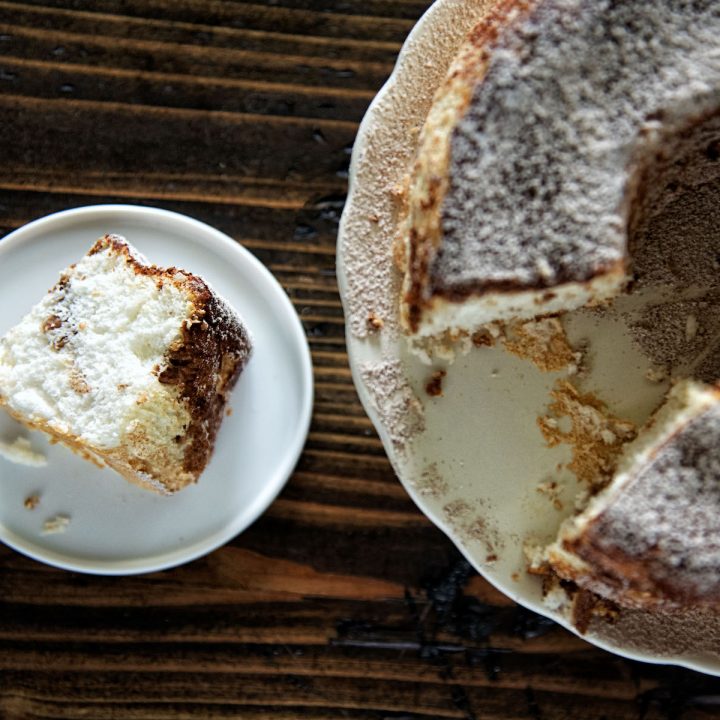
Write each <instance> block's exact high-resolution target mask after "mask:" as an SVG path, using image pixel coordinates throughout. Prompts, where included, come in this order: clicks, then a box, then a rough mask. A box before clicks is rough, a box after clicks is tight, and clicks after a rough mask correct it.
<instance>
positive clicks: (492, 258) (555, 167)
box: [433, 0, 720, 288]
mask: <svg viewBox="0 0 720 720" xmlns="http://www.w3.org/2000/svg"><path fill="white" fill-rule="evenodd" d="M628 28H633V30H632V31H630V30H629V29H628ZM718 28H720V11H719V10H718V6H717V5H716V4H713V3H710V2H706V3H700V4H697V3H696V4H693V5H692V6H690V5H688V6H687V7H685V6H682V7H681V6H680V5H678V4H677V3H675V2H671V1H670V0H664V1H663V2H654V3H612V2H608V0H597V1H596V2H592V3H590V2H581V1H580V0H575V1H573V2H553V1H546V2H542V3H537V4H536V8H535V9H534V10H532V11H531V12H530V14H529V15H528V17H527V18H526V19H524V20H523V21H521V22H518V23H516V24H515V25H513V26H511V27H509V28H508V29H507V30H506V31H505V32H504V33H503V35H502V36H501V38H500V40H499V41H498V44H497V46H496V47H495V48H494V49H493V51H492V52H491V53H490V61H489V65H488V68H487V71H486V74H485V78H484V80H483V82H482V83H479V84H478V85H477V86H476V89H475V93H474V95H473V98H472V102H471V104H470V107H469V109H468V111H467V113H466V114H465V116H464V117H463V118H462V119H461V120H460V122H459V123H458V125H457V128H456V130H455V132H454V134H453V138H452V143H451V162H450V170H449V187H448V191H447V195H446V197H445V201H444V203H443V214H442V224H443V233H444V235H443V245H442V249H441V251H440V252H439V253H438V255H437V257H436V259H435V262H434V265H433V277H434V278H435V279H436V282H441V283H442V286H443V287H446V288H452V287H455V286H463V285H464V286H468V285H472V284H474V283H487V282H512V283H517V284H520V285H533V286H534V285H537V286H545V287H546V286H548V285H551V284H553V283H556V282H562V281H567V280H573V279H581V280H582V279H588V278H590V277H592V276H593V275H594V274H595V273H597V272H599V271H601V270H602V268H605V267H609V266H610V265H612V264H613V263H614V262H617V261H622V259H623V257H624V255H625V247H624V244H625V238H624V218H623V217H622V207H623V193H624V192H625V180H626V167H627V166H628V165H629V160H630V154H631V152H632V149H633V147H634V146H635V144H636V143H637V134H638V131H639V129H640V128H641V127H642V126H643V124H644V122H646V121H645V118H647V117H648V116H650V115H651V113H652V112H653V111H655V110H657V108H664V107H667V106H671V107H675V108H677V107H678V106H680V107H682V111H684V112H686V113H687V114H688V115H693V114H697V113H698V112H700V111H701V110H702V108H703V106H704V105H703V103H704V102H705V99H704V98H705V97H707V95H706V93H707V88H708V87H710V86H712V85H713V84H714V85H717V84H718V82H720V61H719V60H718V58H717V57H715V56H712V55H711V54H710V53H708V51H707V48H708V47H714V46H715V45H716V37H717V35H716V33H717V31H718ZM648 37H652V38H661V37H667V38H673V42H667V43H662V42H648V41H647V39H646V38H648ZM598 57H602V63H599V62H596V60H595V58H598ZM682 111H681V112H682ZM681 112H680V113H679V114H681ZM519 138H522V142H520V141H519V140H518V139H519ZM488 208H492V211H491V212H488Z"/></svg>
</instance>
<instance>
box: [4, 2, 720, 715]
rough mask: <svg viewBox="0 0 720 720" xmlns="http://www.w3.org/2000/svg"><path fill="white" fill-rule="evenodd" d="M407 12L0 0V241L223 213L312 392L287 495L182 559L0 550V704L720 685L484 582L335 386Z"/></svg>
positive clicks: (591, 694) (631, 690) (190, 708)
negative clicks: (384, 105)
mask: <svg viewBox="0 0 720 720" xmlns="http://www.w3.org/2000/svg"><path fill="white" fill-rule="evenodd" d="M460 1H461V0H460ZM425 6H426V3H425V2H422V1H420V0H344V1H338V2H333V1H332V0H274V1H267V2H265V3H262V2H255V3H252V2H240V1H235V2H231V1H224V2H220V1H217V0H213V1H204V0H52V1H51V2H40V0H26V1H25V2H6V1H5V0H0V234H5V233H7V232H9V231H10V230H12V229H14V228H16V227H18V226H19V225H22V224H23V223H26V222H27V221H29V220H32V219H33V218H37V217H39V216H42V215H45V214H47V213H50V212H54V211H56V210H61V209H64V208H68V207H73V206H79V205H87V204H92V203H100V202H135V203H141V204H148V205H154V206H159V207H164V208H168V209H171V210H177V211H179V212H182V213H186V214H188V215H191V216H194V217H197V218H199V219H201V220H204V221H205V222H207V223H209V224H211V225H213V226H215V227H218V228H220V229H221V230H223V231H224V232H226V233H228V234H229V235H230V236H232V237H233V238H235V239H236V240H237V241H238V242H239V243H242V244H243V245H244V246H245V247H247V248H248V249H250V250H251V251H252V252H253V253H255V255H257V256H258V257H259V258H260V260H262V261H263V262H264V263H265V264H266V265H267V266H268V267H269V268H270V269H271V270H272V272H273V273H274V274H275V276H276V277H277V278H278V279H279V280H280V282H281V283H282V284H283V286H284V287H285V289H286V290H287V292H288V294H289V295H290V297H291V298H292V300H293V302H294V304H295V307H296V308H297V311H298V313H299V314H300V316H301V318H302V320H303V323H304V326H305V329H306V331H307V334H308V337H309V339H310V345H311V348H312V353H313V360H314V363H315V382H316V393H317V400H316V404H315V411H314V418H313V423H312V429H311V432H310V436H309V438H308V441H307V447H306V449H305V452H304V453H303V455H302V458H301V460H300V463H299V465H298V467H297V470H296V472H295V473H294V474H293V476H292V479H291V480H290V482H289V484H288V486H287V487H286V489H285V491H284V492H283V493H282V495H281V496H280V498H279V499H278V500H277V501H276V502H275V503H274V504H273V505H272V507H271V508H270V509H269V510H268V512H267V513H266V514H265V515H264V516H263V517H262V518H261V519H260V520H259V521H258V522H257V523H255V525H254V526H253V527H251V528H250V529H249V530H248V531H247V532H245V533H244V534H243V535H242V536H240V537H238V538H236V539H235V540H234V541H233V542H231V543H229V544H228V545H227V546H226V547H224V548H222V549H221V550H218V551H217V552H215V553H213V554H211V555H210V556H208V557H206V558H204V559H201V560H198V561H196V562H194V563H191V564H190V565H188V566H186V567H182V568H177V569H174V570H168V571H166V572H160V573H155V574H152V575H146V576H140V577H130V578H99V577H91V576H84V575H80V574H74V573H68V572H63V571H60V570H55V569H52V568H49V567H45V566H43V565H41V564H38V563H36V562H33V561H31V560H28V559H25V558H24V557H22V556H21V555H18V554H16V553H14V552H12V551H10V550H9V549H7V548H5V547H4V546H3V547H1V548H0V565H1V567H0V717H1V718H8V719H11V720H15V719H20V718H23V719H24V718H80V717H82V718H85V717H87V718H121V719H123V720H125V719H129V720H130V719H135V718H142V719H143V720H145V719H150V718H153V719H163V718H253V719H255V718H273V719H274V720H275V719H280V720H282V719H284V718H312V719H314V720H315V719H316V720H319V719H321V718H322V719H327V720H336V719H338V718H351V719H356V720H361V719H362V720H370V719H373V720H390V719H391V718H392V719H395V720H420V719H427V718H461V719H466V720H480V719H486V718H488V719H493V720H494V719H497V720H499V719H501V718H502V719H510V718H531V719H533V720H540V719H543V720H545V719H547V720H549V719H551V718H568V719H573V720H574V719H580V718H581V719H584V718H588V719H597V720H600V719H601V718H607V719H608V720H612V719H615V718H636V719H638V720H640V719H642V718H646V719H648V720H649V719H651V718H684V719H686V720H691V719H692V720H700V719H701V718H710V717H720V681H718V680H715V679H713V678H708V677H705V676H702V675H700V674H697V673H693V672H690V671H686V670H681V669H677V668H670V667H655V666H651V665H644V664H641V663H637V662H629V661H626V660H623V659H620V658H618V657H615V656H613V655H610V654H607V653H604V652H602V651H600V650H597V649H594V648H593V647H592V646H590V645H588V644H586V643H585V642H583V641H582V640H580V639H578V638H576V637H575V636H573V635H571V634H570V633H568V632H566V631H564V630H562V629H560V628H559V627H557V626H555V625H553V624H552V623H550V622H548V621H546V620H545V619H543V618H540V617H538V616H535V615H534V614H532V613H530V612H527V611H525V610H523V609H521V608H518V607H516V606H514V605H513V603H511V602H510V601H508V600H507V599H505V598H504V597H503V596H501V595H500V594H499V593H498V592H496V591H495V590H493V588H491V587H490V586H489V585H488V584H487V583H486V582H484V581H483V580H481V579H480V578H479V577H478V576H477V575H476V574H475V573H474V572H473V571H472V570H471V569H470V568H469V567H468V565H467V564H466V563H465V562H464V561H463V560H462V559H461V557H460V555H459V554H458V552H457V551H456V550H455V549H454V547H453V546H452V545H451V543H450V542H449V541H448V540H447V539H446V538H445V537H444V536H443V535H442V534H441V533H440V532H439V531H438V530H436V529H435V528H434V527H433V526H432V525H431V524H430V523H429V521H427V520H426V519H425V518H424V517H423V515H421V514H420V512H419V511H418V510H417V509H416V508H415V506H414V505H413V504H412V502H411V501H410V500H409V498H408V497H407V495H406V494H405V492H404V490H403V489H402V487H401V485H400V484H399V482H398V481H397V480H396V479H395V477H394V475H393V472H392V470H391V468H390V465H389V464H388V461H387V460H386V458H385V454H384V452H383V448H382V445H381V444H380V441H379V440H378V438H377V436H376V434H375V432H374V431H373V428H372V426H371V424H370V422H369V420H368V419H367V418H366V416H365V414H364V412H363V410H362V407H361V405H360V403H359V401H358V399H357V396H356V394H355V390H354V388H353V384H352V381H351V378H350V371H349V369H348V365H347V358H346V354H345V345H344V328H343V316H342V311H341V307H340V300H339V298H338V294H337V287H336V282H335V237H336V231H337V226H338V219H339V216H340V213H341V211H342V207H343V202H344V197H345V191H346V181H347V168H348V163H349V159H350V152H351V148H352V144H353V139H354V137H355V133H356V131H357V127H358V123H359V121H360V119H361V118H362V115H363V113H364V111H365V109H366V108H367V106H368V104H369V102H370V100H371V99H372V97H373V95H374V94H375V92H376V91H377V90H378V89H379V88H380V86H381V84H382V82H383V80H384V79H385V78H386V77H387V76H388V74H389V73H390V71H391V69H392V65H393V62H394V59H395V57H396V55H397V52H398V50H399V49H400V45H401V43H402V41H403V39H404V38H405V36H406V35H407V33H408V31H409V30H410V29H411V27H412V26H413V24H414V22H415V20H416V19H417V18H418V17H419V16H420V14H421V13H422V11H423V10H424V9H425Z"/></svg>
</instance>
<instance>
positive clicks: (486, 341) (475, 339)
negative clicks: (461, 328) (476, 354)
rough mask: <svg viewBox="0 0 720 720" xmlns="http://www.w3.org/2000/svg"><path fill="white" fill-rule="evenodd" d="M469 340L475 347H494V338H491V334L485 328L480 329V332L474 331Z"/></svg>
mask: <svg viewBox="0 0 720 720" xmlns="http://www.w3.org/2000/svg"><path fill="white" fill-rule="evenodd" d="M470 339H471V341H472V344H473V345H474V346H475V347H476V348H479V347H493V346H494V345H495V338H494V337H493V334H492V333H491V332H490V330H488V329H486V328H482V329H481V330H476V331H475V332H474V333H473V334H472V335H471V336H470Z"/></svg>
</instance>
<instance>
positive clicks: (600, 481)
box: [537, 380, 636, 489]
mask: <svg viewBox="0 0 720 720" xmlns="http://www.w3.org/2000/svg"><path fill="white" fill-rule="evenodd" d="M550 395H551V397H552V398H553V402H552V403H551V404H550V405H549V407H548V413H547V415H546V416H544V417H539V418H538V420H537V422H538V425H539V426H540V430H541V432H542V434H543V436H544V437H545V440H546V442H547V444H548V447H555V446H556V445H559V444H560V443H567V444H569V445H570V446H571V447H572V459H571V461H570V463H568V469H569V470H571V471H572V472H573V473H574V474H575V476H576V477H577V478H578V480H580V481H581V482H584V483H586V484H587V485H588V486H589V487H591V488H593V489H600V488H601V487H603V486H604V485H605V484H606V483H607V481H608V480H609V479H610V476H611V474H612V471H613V469H614V467H615V463H616V461H617V457H618V454H619V453H620V451H621V450H622V447H623V445H624V444H625V443H626V442H627V441H629V440H632V439H633V438H634V437H635V434H636V430H635V426H634V425H633V423H631V422H629V421H627V420H622V419H621V418H617V417H614V416H613V415H611V414H610V413H609V412H608V410H607V407H606V405H605V404H604V403H603V402H602V401H601V400H600V399H599V398H598V397H596V396H595V395H593V394H592V393H585V394H582V393H580V392H579V391H578V390H577V389H576V388H575V387H574V386H573V385H572V384H571V383H569V382H568V381H567V380H559V381H558V382H557V383H556V384H555V389H554V390H553V391H552V392H551V393H550ZM562 417H567V418H569V419H570V429H569V430H567V431H563V430H562V429H561V428H560V426H559V424H558V419H559V418H562Z"/></svg>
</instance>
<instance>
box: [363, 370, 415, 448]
mask: <svg viewBox="0 0 720 720" xmlns="http://www.w3.org/2000/svg"><path fill="white" fill-rule="evenodd" d="M360 374H361V376H362V380H363V382H364V383H365V386H366V387H367V389H368V393H369V395H370V400H371V402H372V404H373V407H374V409H375V411H376V412H377V414H378V415H379V417H380V420H381V422H382V425H383V427H384V428H385V429H386V430H387V432H388V434H389V436H390V440H391V442H392V444H393V445H394V446H395V448H396V450H399V451H402V450H404V449H405V447H406V445H407V444H408V442H409V441H410V440H411V439H412V438H413V437H414V436H415V435H417V434H418V433H419V432H422V430H423V427H424V424H425V421H424V414H423V408H422V405H421V404H420V401H419V400H418V399H417V397H416V396H415V393H414V392H413V390H412V388H411V387H410V384H409V383H408V381H407V378H406V376H405V373H404V371H403V367H402V365H401V363H400V362H399V361H397V360H386V361H384V362H381V363H366V364H363V365H362V366H361V367H360Z"/></svg>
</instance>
